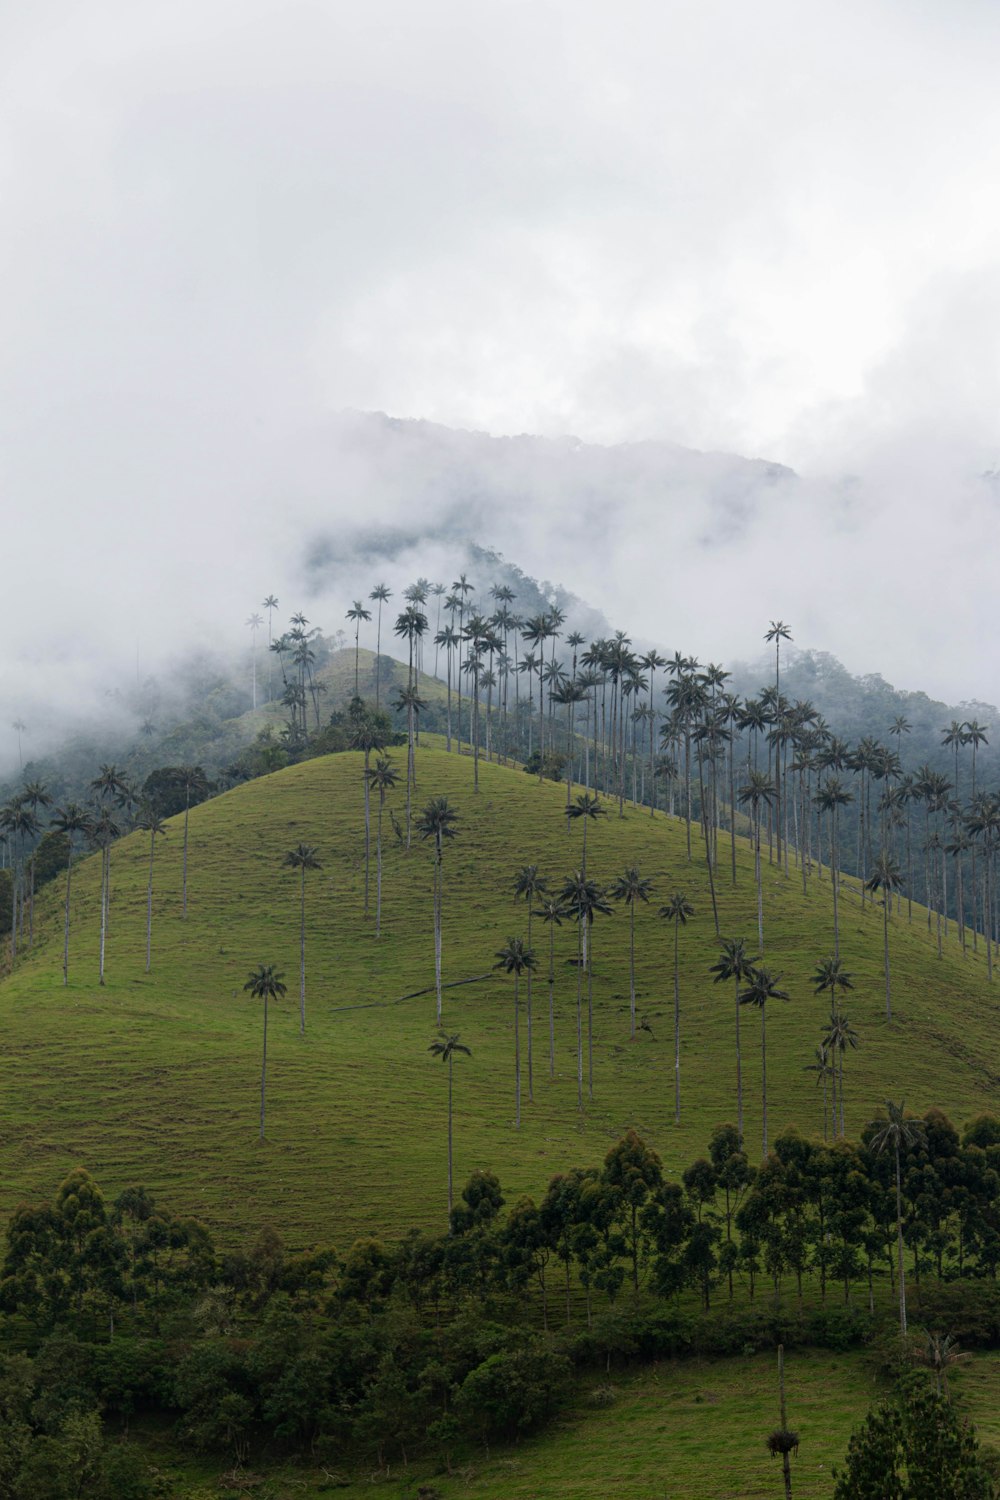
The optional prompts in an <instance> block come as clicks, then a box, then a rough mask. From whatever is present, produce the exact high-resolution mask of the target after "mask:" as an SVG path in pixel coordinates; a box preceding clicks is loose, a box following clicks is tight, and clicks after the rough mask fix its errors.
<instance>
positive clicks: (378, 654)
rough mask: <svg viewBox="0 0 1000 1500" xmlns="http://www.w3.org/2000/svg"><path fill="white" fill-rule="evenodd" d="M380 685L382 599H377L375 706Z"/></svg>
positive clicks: (376, 706) (377, 702)
mask: <svg viewBox="0 0 1000 1500" xmlns="http://www.w3.org/2000/svg"><path fill="white" fill-rule="evenodd" d="M381 687H382V600H381V599H380V600H379V601H378V623H377V624H376V626H375V708H376V710H377V709H378V706H379V694H380V691H381Z"/></svg>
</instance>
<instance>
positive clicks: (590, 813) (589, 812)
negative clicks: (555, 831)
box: [566, 792, 607, 875]
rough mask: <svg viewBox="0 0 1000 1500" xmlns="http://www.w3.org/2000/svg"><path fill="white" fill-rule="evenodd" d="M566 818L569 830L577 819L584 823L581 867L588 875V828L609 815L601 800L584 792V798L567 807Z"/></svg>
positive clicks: (575, 798) (579, 798)
mask: <svg viewBox="0 0 1000 1500" xmlns="http://www.w3.org/2000/svg"><path fill="white" fill-rule="evenodd" d="M566 817H567V824H566V826H567V828H569V825H570V823H572V821H573V820H574V819H575V818H579V819H580V820H581V821H582V823H583V859H582V862H581V865H580V869H581V870H582V872H583V874H584V875H586V873H587V826H588V824H590V823H593V822H594V821H595V820H596V819H597V818H604V817H607V813H606V812H605V811H604V808H603V807H602V806H601V803H600V799H599V798H598V797H592V796H591V795H590V793H589V792H584V793H583V794H582V796H579V797H574V799H573V804H572V806H571V807H567V809H566Z"/></svg>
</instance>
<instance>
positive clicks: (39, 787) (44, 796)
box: [21, 781, 52, 948]
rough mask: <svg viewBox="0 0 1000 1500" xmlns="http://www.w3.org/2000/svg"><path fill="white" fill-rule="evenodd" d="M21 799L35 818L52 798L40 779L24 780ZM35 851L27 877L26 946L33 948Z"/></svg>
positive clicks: (35, 851)
mask: <svg viewBox="0 0 1000 1500" xmlns="http://www.w3.org/2000/svg"><path fill="white" fill-rule="evenodd" d="M21 801H22V802H23V803H24V804H25V806H26V807H30V808H31V811H32V812H33V813H34V814H35V815H36V818H37V814H38V809H39V808H40V807H42V808H46V807H51V806H52V798H51V797H50V795H49V792H48V788H47V787H46V785H45V783H44V782H42V781H29V782H26V783H25V787H24V790H23V792H22V793H21ZM36 853H37V850H33V851H32V854H31V858H30V859H29V861H28V877H29V878H28V947H29V948H33V947H34V945H35V854H36Z"/></svg>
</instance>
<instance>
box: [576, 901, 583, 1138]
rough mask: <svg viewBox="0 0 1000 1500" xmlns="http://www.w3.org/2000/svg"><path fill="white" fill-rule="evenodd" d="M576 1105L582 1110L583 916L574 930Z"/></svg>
mask: <svg viewBox="0 0 1000 1500" xmlns="http://www.w3.org/2000/svg"><path fill="white" fill-rule="evenodd" d="M576 1107H577V1109H579V1110H581V1111H582V1110H583V918H582V917H581V918H580V919H579V921H578V923H577V931H576Z"/></svg>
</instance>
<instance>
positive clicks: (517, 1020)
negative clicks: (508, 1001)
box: [493, 937, 536, 1130]
mask: <svg viewBox="0 0 1000 1500" xmlns="http://www.w3.org/2000/svg"><path fill="white" fill-rule="evenodd" d="M495 957H496V960H497V962H496V963H495V964H494V965H493V967H494V969H503V971H504V973H505V974H513V976H514V1128H515V1129H516V1130H520V1128H521V1006H520V997H519V989H520V982H521V975H522V974H528V976H529V977H530V975H531V971H532V970H533V969H534V968H536V963H535V955H534V953H533V952H532V950H531V949H530V948H528V947H527V946H526V945H525V942H524V939H523V938H516V937H509V938H508V939H507V941H506V943H505V944H504V945H503V947H502V948H500V949H498V950H497V953H496V955H495Z"/></svg>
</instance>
